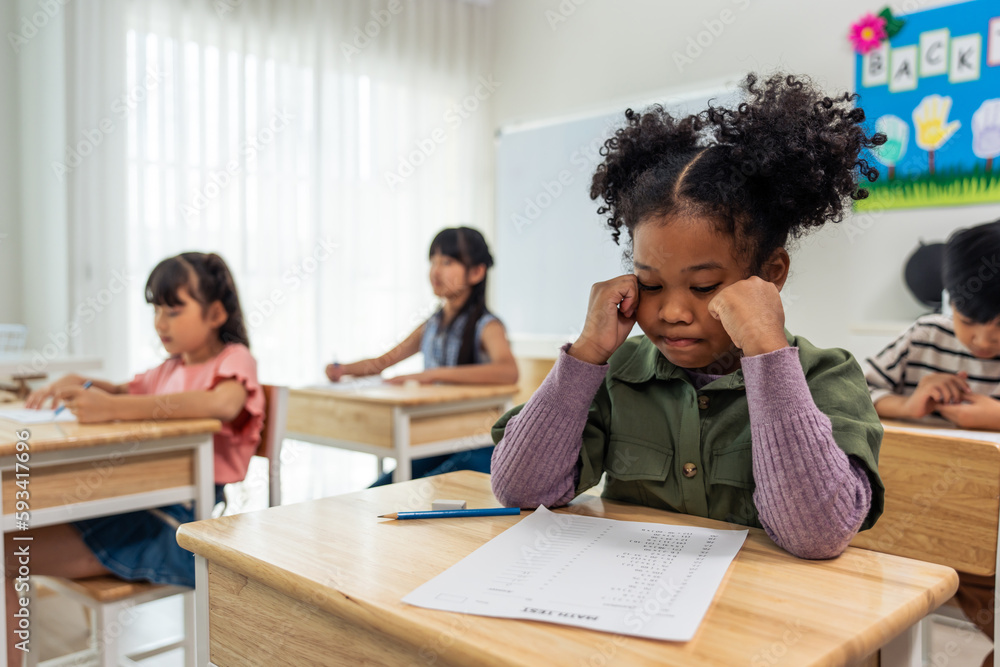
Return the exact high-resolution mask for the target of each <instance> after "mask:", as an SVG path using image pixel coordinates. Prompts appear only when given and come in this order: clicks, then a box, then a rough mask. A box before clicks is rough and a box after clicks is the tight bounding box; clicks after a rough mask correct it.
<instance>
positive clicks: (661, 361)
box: [493, 332, 885, 529]
mask: <svg viewBox="0 0 1000 667" xmlns="http://www.w3.org/2000/svg"><path fill="white" fill-rule="evenodd" d="M786 335H787V337H788V342H789V343H790V344H791V345H792V346H794V347H797V348H798V349H799V359H800V361H801V363H802V370H803V371H804V372H805V376H806V382H807V383H808V384H809V389H810V391H811V393H812V397H813V401H815V403H816V405H817V407H819V409H820V410H821V411H822V412H823V413H824V414H825V415H826V416H827V417H829V418H830V421H831V422H832V424H833V438H834V440H835V441H836V443H837V446H838V447H840V448H841V449H842V450H844V452H846V453H847V454H848V455H850V456H854V457H855V458H857V459H858V460H860V461H861V463H863V464H864V466H865V468H866V469H867V471H868V478H869V480H870V482H871V487H872V504H871V511H870V512H869V513H868V517H867V518H866V519H865V521H864V523H863V524H862V526H861V528H862V529H867V528H871V527H872V526H873V525H874V524H875V521H876V519H878V517H879V515H881V514H882V506H883V500H884V496H885V488H884V487H883V485H882V480H881V479H880V478H879V475H878V450H879V446H880V445H881V443H882V426H881V424H880V423H879V419H878V415H877V414H876V412H875V408H874V406H873V405H872V402H871V398H870V397H869V394H868V386H867V384H866V382H865V378H864V374H863V373H862V371H861V367H860V366H858V363H857V362H856V361H855V359H854V357H852V356H851V354H850V353H849V352H847V351H845V350H840V349H830V350H824V349H820V348H817V347H815V346H813V345H812V344H811V343H810V342H809V341H807V340H806V339H804V338H801V337H798V336H792V335H791V334H788V333H787V332H786ZM608 363H609V368H608V373H607V376H606V377H605V380H604V382H603V383H602V384H601V386H600V388H599V389H598V390H597V395H596V396H595V397H594V401H593V403H591V406H590V412H589V415H588V417H587V425H586V427H585V428H584V431H583V448H582V450H581V452H580V459H579V461H578V462H577V469H578V470H579V473H580V482H579V484H578V485H577V489H576V492H577V493H578V494H579V493H583V492H584V491H586V490H587V489H589V488H590V487H592V486H594V485H595V484H597V482H598V481H599V480H600V478H601V474H602V473H603V472H607V480H606V482H605V487H604V494H603V495H604V497H605V498H610V499H614V500H621V501H623V502H628V503H635V504H639V505H647V506H650V507H659V508H662V509H666V510H670V511H675V512H682V513H685V514H693V515H696V516H704V517H709V518H712V519H719V520H722V521H730V522H733V523H738V524H742V525H745V526H756V527H761V524H760V520H759V519H758V517H757V508H756V506H755V505H754V503H753V491H754V487H755V482H754V476H753V462H752V457H751V447H750V413H749V408H748V406H747V397H746V387H745V385H744V384H743V371H742V370H737V371H735V372H733V373H730V374H729V375H725V376H723V377H721V378H718V379H717V380H714V381H712V382H710V383H709V384H707V385H705V386H704V387H702V388H701V389H700V390H699V389H695V388H694V385H693V384H692V383H691V380H690V378H689V377H688V375H687V373H685V372H684V370H682V369H681V368H678V367H677V366H674V365H673V364H671V363H670V362H669V361H667V359H666V358H665V357H664V356H663V355H662V354H661V353H660V351H659V350H657V349H656V347H655V346H654V345H653V344H652V343H651V342H650V341H649V339H648V338H646V337H645V336H642V337H635V338H631V339H629V340H627V341H626V342H625V343H624V344H623V345H622V346H621V347H620V348H619V349H618V350H617V351H616V352H615V353H614V355H612V357H611V359H610V360H609V362H608ZM522 407H524V406H518V407H516V408H514V409H513V410H511V411H510V412H508V413H507V414H505V415H504V416H503V417H501V418H500V420H499V421H498V422H497V423H496V425H495V426H494V427H493V439H494V441H496V442H499V440H500V438H501V437H502V436H503V429H504V428H505V426H506V424H507V421H508V420H509V419H510V418H511V417H512V416H513V415H515V414H517V413H518V412H519V411H520V410H521V408H522ZM685 464H694V465H695V466H696V467H697V468H696V472H695V474H693V476H690V477H688V476H685V475H684V468H685ZM689 468H690V466H689Z"/></svg>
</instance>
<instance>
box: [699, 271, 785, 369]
mask: <svg viewBox="0 0 1000 667" xmlns="http://www.w3.org/2000/svg"><path fill="white" fill-rule="evenodd" d="M708 312H709V314H710V315H711V316H712V317H714V318H715V319H717V320H719V321H720V322H721V323H722V326H723V327H724V328H725V329H726V333H728V334H729V337H730V338H732V339H733V344H734V345H735V346H736V347H738V348H740V349H741V350H743V354H744V355H746V356H748V357H752V356H756V355H758V354H766V353H768V352H774V351H775V350H780V349H782V348H785V347H788V340H787V339H786V338H785V309H784V308H783V307H782V305H781V296H780V295H779V294H778V288H777V287H775V285H774V283H769V282H767V281H766V280H764V279H763V278H759V277H757V276H753V277H750V278H747V279H746V280H740V281H738V282H735V283H733V284H732V285H729V286H728V287H726V288H725V289H723V290H722V291H720V292H719V293H718V294H717V295H716V296H715V298H714V299H712V300H711V301H710V302H709V304H708Z"/></svg>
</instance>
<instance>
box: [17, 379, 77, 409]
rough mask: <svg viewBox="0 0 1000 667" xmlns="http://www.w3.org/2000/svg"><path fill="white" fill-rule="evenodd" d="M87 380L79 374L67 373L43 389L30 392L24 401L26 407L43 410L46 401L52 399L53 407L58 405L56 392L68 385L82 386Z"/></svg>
mask: <svg viewBox="0 0 1000 667" xmlns="http://www.w3.org/2000/svg"><path fill="white" fill-rule="evenodd" d="M86 381H87V378H84V377H80V376H79V375H67V376H66V377H63V378H59V379H58V380H56V381H55V382H53V383H52V384H50V385H46V386H44V387H42V388H41V389H36V390H35V391H33V392H31V393H30V394H28V399H27V400H26V401H25V402H24V407H26V408H30V409H32V410H41V409H42V408H43V407H45V401H47V400H50V399H51V400H52V407H53V408H54V407H56V394H57V393H59V391H60V390H61V389H65V388H67V387H80V386H83V383H84V382H86Z"/></svg>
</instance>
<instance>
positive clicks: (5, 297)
mask: <svg viewBox="0 0 1000 667" xmlns="http://www.w3.org/2000/svg"><path fill="white" fill-rule="evenodd" d="M15 9H16V7H15V6H14V4H12V3H8V2H0V35H4V36H5V35H6V34H7V32H8V29H9V28H10V29H12V28H13V26H14V16H15V15H16V11H15ZM4 42H7V39H6V38H5V39H4ZM16 91H17V55H16V54H15V53H14V50H13V49H12V48H10V46H9V44H7V43H5V44H3V45H0V286H2V289H0V323H14V322H17V323H19V322H22V321H23V316H24V313H23V311H22V304H21V252H20V244H21V223H20V220H21V193H20V179H19V173H20V165H19V164H18V161H19V155H20V148H19V143H18V138H17V137H18V124H19V109H18V102H17V98H18V96H17V94H16Z"/></svg>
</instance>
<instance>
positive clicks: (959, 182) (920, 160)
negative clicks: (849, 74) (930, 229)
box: [855, 0, 1000, 210]
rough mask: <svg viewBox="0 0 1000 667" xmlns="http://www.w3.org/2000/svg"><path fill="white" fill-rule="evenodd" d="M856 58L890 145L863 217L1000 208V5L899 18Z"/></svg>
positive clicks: (865, 98) (869, 104) (869, 108)
mask: <svg viewBox="0 0 1000 667" xmlns="http://www.w3.org/2000/svg"><path fill="white" fill-rule="evenodd" d="M899 18H901V19H903V21H904V22H905V23H904V25H903V27H902V29H901V30H900V31H899V32H898V33H897V34H896V35H895V36H894V37H892V38H890V39H888V40H886V41H884V42H882V44H881V46H880V47H878V48H877V49H875V50H873V51H870V52H869V53H867V54H865V55H863V56H862V55H857V56H856V63H855V90H856V91H857V92H858V93H859V94H860V97H861V99H860V101H859V104H860V105H861V107H862V108H863V109H864V110H865V115H866V117H867V120H868V122H869V123H871V126H872V128H873V129H875V130H877V131H879V132H882V133H884V134H885V135H886V136H887V137H888V141H887V142H886V144H885V145H884V146H881V147H878V148H876V149H873V150H872V151H871V153H870V154H868V153H866V155H865V156H864V157H866V159H868V160H869V162H871V163H872V164H873V165H874V166H875V167H877V168H878V170H879V177H878V180H876V181H875V182H874V183H867V182H865V183H862V186H863V187H865V188H866V189H867V190H868V192H869V196H868V198H867V199H863V200H861V201H859V202H857V204H856V208H857V209H858V210H885V209H898V208H918V207H926V206H959V205H967V204H982V203H987V202H998V201H1000V2H997V0H972V1H971V2H964V3H960V4H957V5H951V6H948V7H939V8H936V9H930V10H927V11H922V12H916V13H913V14H907V15H904V16H900V17H899Z"/></svg>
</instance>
